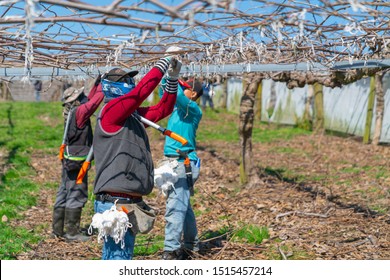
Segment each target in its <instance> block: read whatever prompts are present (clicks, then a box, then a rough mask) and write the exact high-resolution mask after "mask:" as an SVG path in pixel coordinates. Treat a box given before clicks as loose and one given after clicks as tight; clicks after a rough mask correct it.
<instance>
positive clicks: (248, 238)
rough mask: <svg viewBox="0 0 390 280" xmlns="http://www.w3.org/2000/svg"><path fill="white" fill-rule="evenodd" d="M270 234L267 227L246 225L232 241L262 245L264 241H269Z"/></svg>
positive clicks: (235, 234)
mask: <svg viewBox="0 0 390 280" xmlns="http://www.w3.org/2000/svg"><path fill="white" fill-rule="evenodd" d="M269 237H270V236H269V232H268V229H267V228H266V227H260V226H256V225H245V226H243V227H242V228H240V229H238V230H237V231H236V232H235V233H234V235H233V237H232V239H233V240H235V241H241V242H245V243H250V244H256V245H258V244H260V243H261V242H262V241H263V240H264V239H268V238H269Z"/></svg>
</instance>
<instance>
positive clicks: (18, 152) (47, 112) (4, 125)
mask: <svg viewBox="0 0 390 280" xmlns="http://www.w3.org/2000/svg"><path fill="white" fill-rule="evenodd" d="M61 110H62V108H61V105H60V104H59V103H32V102H20V103H19V102H18V103H16V102H2V103H0V120H1V121H0V149H1V151H2V153H3V161H4V162H3V164H4V166H5V168H6V169H5V170H6V171H5V173H2V174H1V181H0V197H1V198H0V201H1V203H0V217H2V220H1V221H0V244H2V246H1V249H0V259H14V258H15V256H16V255H17V254H18V253H20V252H22V251H25V250H28V249H29V248H28V247H26V246H25V245H24V244H32V243H36V242H38V241H39V240H40V236H39V234H38V233H39V230H37V231H34V232H27V231H26V230H25V229H23V228H13V227H11V226H10V221H12V220H13V219H20V218H22V217H21V213H22V212H23V211H24V210H26V209H28V208H30V207H32V206H34V205H36V203H37V197H38V195H39V189H40V187H41V186H38V185H36V184H34V183H33V182H32V181H31V180H30V179H29V178H32V177H34V176H36V174H35V171H34V169H33V168H32V167H31V165H30V156H31V153H32V152H33V151H36V150H42V151H44V150H47V149H51V148H53V147H56V146H58V145H59V143H60V141H59V139H61V137H62V135H61V134H62V126H63V124H62V122H61ZM1 172H4V171H3V170H1Z"/></svg>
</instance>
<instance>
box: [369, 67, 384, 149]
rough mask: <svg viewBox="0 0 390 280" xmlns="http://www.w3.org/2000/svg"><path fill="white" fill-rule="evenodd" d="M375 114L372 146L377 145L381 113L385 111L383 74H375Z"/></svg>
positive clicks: (381, 118) (381, 120) (380, 129)
mask: <svg viewBox="0 0 390 280" xmlns="http://www.w3.org/2000/svg"><path fill="white" fill-rule="evenodd" d="M375 93H376V112H375V130H374V136H373V138H372V144H373V145H379V140H380V138H381V133H382V123H383V113H384V111H385V94H384V91H383V72H382V71H381V72H378V73H376V74H375Z"/></svg>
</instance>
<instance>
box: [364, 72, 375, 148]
mask: <svg viewBox="0 0 390 280" xmlns="http://www.w3.org/2000/svg"><path fill="white" fill-rule="evenodd" d="M374 104H375V76H371V78H370V92H369V94H368V104H367V115H366V125H365V127H364V135H363V143H364V144H368V143H369V142H370V138H371V137H370V136H371V124H372V118H373V116H374Z"/></svg>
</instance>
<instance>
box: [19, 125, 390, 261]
mask: <svg viewBox="0 0 390 280" xmlns="http://www.w3.org/2000/svg"><path fill="white" fill-rule="evenodd" d="M202 125H212V124H211V123H210V124H205V123H203V124H202ZM151 138H152V139H151V144H152V147H153V150H152V152H153V156H154V158H155V159H156V160H157V159H158V158H160V157H161V152H162V146H163V138H162V136H160V135H156V134H153V135H152V137H151ZM198 144H199V156H200V158H201V159H202V169H201V177H200V179H199V180H198V182H197V183H196V186H195V187H196V189H197V191H196V194H195V200H194V204H193V208H194V210H195V212H196V214H197V215H198V218H197V222H198V230H199V234H200V237H201V240H202V250H201V251H200V254H197V255H196V256H195V259H206V260H211V259H214V260H216V259H220V260H232V259H241V260H245V259H247V260H255V259H285V258H288V259H313V260H315V259H318V260H333V259H345V260H376V259H386V260H389V259H390V214H389V205H390V204H389V202H390V198H389V197H390V189H389V185H390V181H389V178H385V177H383V176H380V174H381V172H384V170H389V167H390V162H389V159H390V147H386V146H379V147H375V146H372V145H363V144H361V142H359V141H356V140H355V139H352V138H340V137H336V136H318V135H310V136H299V137H295V138H294V139H292V140H288V141H285V140H284V141H277V142H272V143H268V144H254V145H253V153H254V155H253V160H254V162H255V163H256V165H257V168H258V174H259V178H260V180H259V182H258V184H256V185H254V186H248V185H247V186H241V185H240V183H239V153H240V147H239V144H238V143H237V144H234V145H232V144H227V143H224V142H213V143H205V142H199V143H198ZM31 164H32V166H33V167H34V168H35V169H36V172H37V176H36V177H35V178H33V179H34V180H35V181H36V182H38V183H43V182H44V181H45V182H47V181H52V182H59V181H60V164H59V162H58V160H57V159H56V152H55V151H53V153H52V154H43V155H42V154H35V155H34V156H33V158H32V163H31ZM286 170H289V171H288V172H287V171H286ZM289 172H290V173H291V172H293V174H294V177H295V178H292V177H291V176H289V174H290V173H289ZM370 172H376V174H378V175H377V176H373V175H372V174H371V173H370ZM387 174H388V173H387ZM309 178H317V179H309ZM90 188H91V186H90ZM55 194H56V190H55V189H49V188H42V191H41V193H40V197H39V203H38V205H37V206H36V207H33V208H31V209H29V210H28V211H26V212H25V219H23V220H20V221H12V223H13V224H14V225H15V226H24V227H26V228H29V229H31V231H32V232H33V231H35V232H39V233H40V234H42V235H44V237H45V238H44V239H43V241H42V242H40V243H39V244H34V245H32V244H27V246H29V247H30V248H31V251H29V252H27V253H23V254H21V255H19V256H18V259H21V260H25V259H29V260H41V259H45V260H56V259H69V260H89V259H99V258H100V256H101V243H98V241H97V236H96V235H93V236H92V237H91V240H90V241H88V242H84V243H77V242H74V243H67V242H65V241H64V240H61V239H58V238H53V237H51V220H52V206H53V202H54V199H55ZM145 200H146V201H147V202H148V204H150V205H151V206H152V207H154V208H156V209H158V217H157V222H156V224H155V227H154V229H153V230H152V232H151V233H149V235H148V236H149V239H148V240H149V241H148V244H150V245H151V244H152V243H153V240H155V239H154V238H155V237H156V236H163V233H164V231H163V229H164V218H163V217H164V216H163V214H164V209H165V208H164V198H163V197H162V196H161V195H158V192H157V190H156V189H155V190H154V191H153V193H152V195H150V196H148V197H147V198H146V199H145ZM91 201H92V199H91V200H89V201H88V203H87V205H86V209H88V208H89V209H92V206H91V204H92V202H91ZM88 204H89V205H88ZM92 215H93V212H91V210H89V211H88V210H85V211H84V212H83V218H82V219H83V220H82V224H84V225H88V224H89V223H90V221H91V217H92ZM246 224H253V225H257V226H265V227H267V228H268V229H269V233H270V238H269V239H266V240H264V241H263V242H262V243H261V244H260V245H254V244H251V243H249V242H242V241H241V242H239V241H238V240H234V239H231V238H229V237H231V236H233V235H234V231H233V232H229V234H228V235H218V234H215V233H217V232H219V231H221V229H223V228H225V227H230V228H233V229H239V228H240V227H242V226H243V225H246ZM212 233H214V236H215V237H212V236H213V235H212ZM233 240H234V241H233ZM148 244H142V245H148ZM161 253H162V252H161V251H159V252H157V253H156V254H154V255H148V256H144V255H137V256H136V257H135V259H160V255H161Z"/></svg>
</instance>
